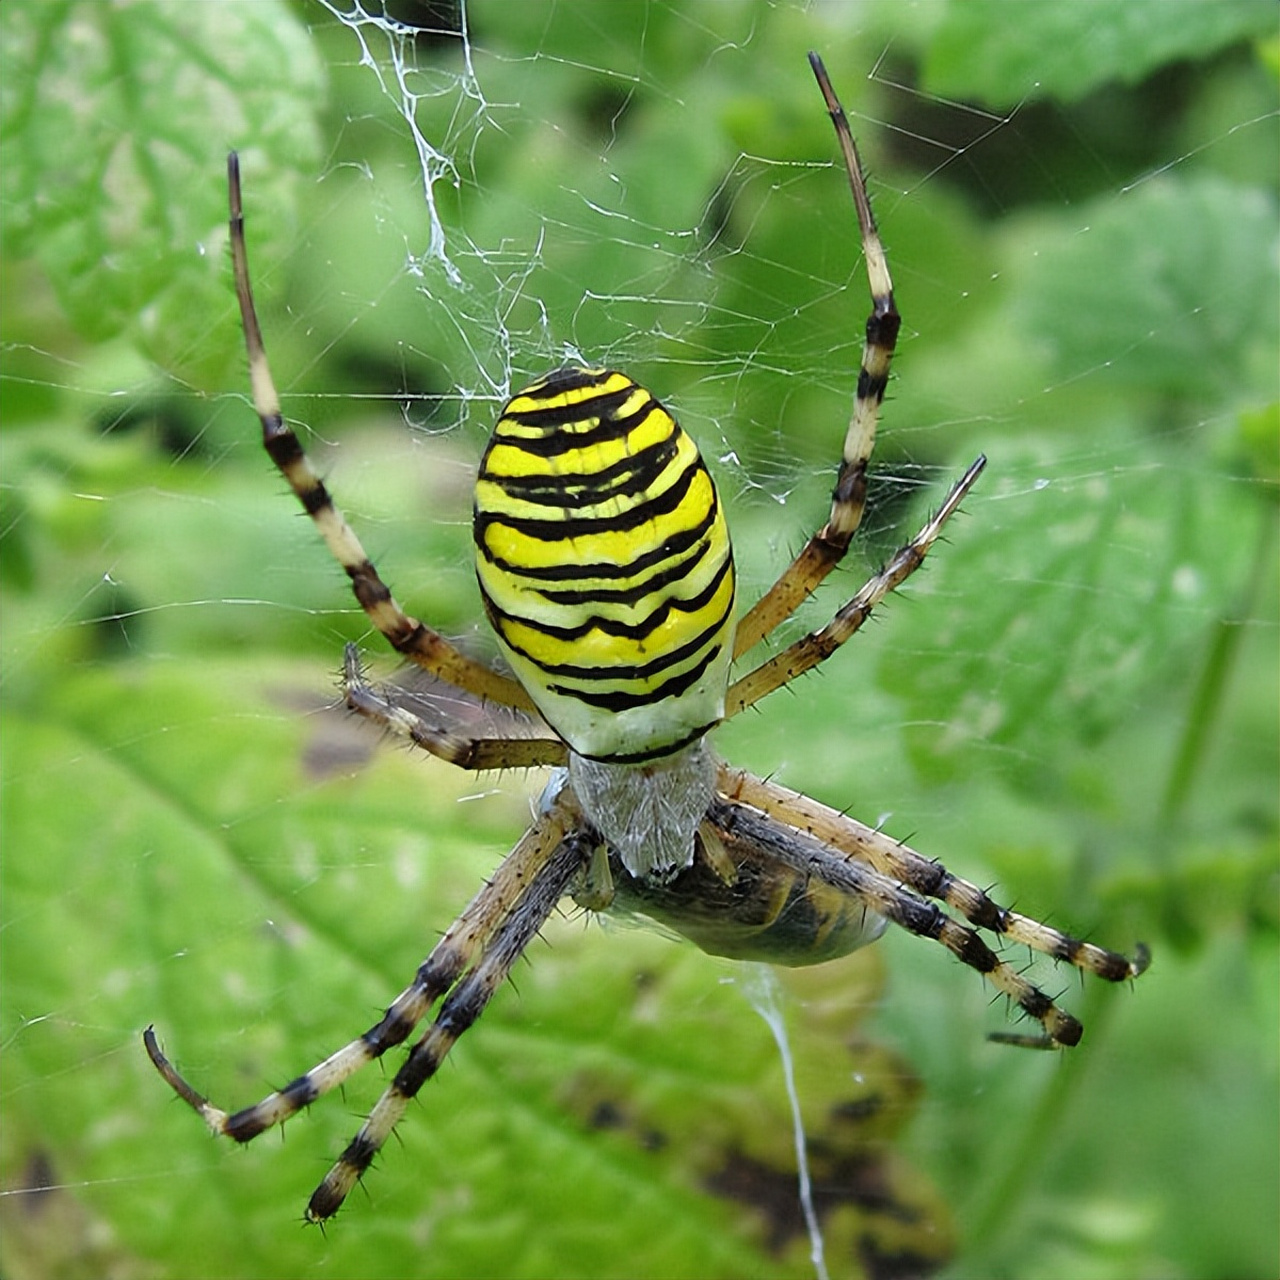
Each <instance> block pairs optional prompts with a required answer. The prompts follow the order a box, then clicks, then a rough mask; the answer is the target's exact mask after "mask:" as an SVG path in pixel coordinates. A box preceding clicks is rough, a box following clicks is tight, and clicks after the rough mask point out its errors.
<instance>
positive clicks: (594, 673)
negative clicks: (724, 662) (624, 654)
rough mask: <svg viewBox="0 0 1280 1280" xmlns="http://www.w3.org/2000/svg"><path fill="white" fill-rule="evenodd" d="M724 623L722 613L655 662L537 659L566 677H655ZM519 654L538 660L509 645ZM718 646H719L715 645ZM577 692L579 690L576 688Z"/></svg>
mask: <svg viewBox="0 0 1280 1280" xmlns="http://www.w3.org/2000/svg"><path fill="white" fill-rule="evenodd" d="M723 625H724V615H723V614H721V615H720V617H719V618H717V619H716V620H715V621H714V622H712V623H711V624H710V625H709V626H707V627H704V628H703V629H702V630H701V631H700V632H699V633H698V634H697V635H696V636H694V638H693V639H692V640H689V641H687V642H686V643H685V644H682V645H681V646H680V647H679V648H678V649H672V650H671V651H670V652H669V653H664V654H663V655H662V656H661V657H657V658H654V659H653V661H652V662H637V663H631V664H629V665H626V666H621V665H618V664H616V663H615V664H614V665H613V666H610V667H583V666H578V665H577V664H575V663H572V662H560V663H550V664H548V663H544V662H538V663H537V666H538V669H539V670H540V671H542V672H544V673H545V674H546V675H549V676H561V677H563V678H564V679H566V680H592V681H597V682H599V681H606V682H612V681H617V680H632V681H634V680H651V679H652V678H653V677H654V676H656V675H658V674H659V673H660V672H662V671H666V670H668V669H669V668H671V667H675V666H679V664H680V663H682V662H686V661H688V660H689V659H690V658H692V657H693V656H694V654H696V653H697V652H698V651H699V650H700V649H702V648H704V647H705V646H706V644H707V642H708V641H709V640H712V639H713V638H714V637H715V634H716V632H717V631H719V630H720V629H721V628H722V627H723ZM510 647H511V648H512V649H513V650H514V651H515V652H516V653H521V654H524V656H525V657H526V658H529V660H530V661H531V662H536V661H537V660H536V659H534V658H531V657H530V656H529V654H527V653H524V650H523V649H517V648H516V646H515V645H511V646H510ZM715 647H716V648H717V649H718V648H719V647H720V646H719V645H716V646H715ZM575 693H576V690H575ZM645 696H646V697H649V698H652V697H653V696H654V695H653V692H652V691H650V692H649V693H648V694H647V695H645Z"/></svg>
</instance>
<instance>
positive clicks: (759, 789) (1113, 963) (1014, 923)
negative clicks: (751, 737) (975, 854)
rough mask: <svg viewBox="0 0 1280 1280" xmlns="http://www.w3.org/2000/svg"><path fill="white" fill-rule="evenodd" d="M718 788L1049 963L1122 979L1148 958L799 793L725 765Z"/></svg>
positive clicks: (1138, 971)
mask: <svg viewBox="0 0 1280 1280" xmlns="http://www.w3.org/2000/svg"><path fill="white" fill-rule="evenodd" d="M716 786H717V787H718V789H719V790H720V792H721V793H722V794H724V795H725V796H726V797H728V798H729V799H731V800H735V801H740V802H742V803H745V804H748V805H750V806H751V807H752V808H753V809H759V810H760V811H761V812H762V813H765V814H768V815H769V816H770V817H772V818H774V819H776V820H777V821H779V822H784V823H786V824H787V825H788V826H790V827H793V828H796V829H798V830H800V831H803V832H804V834H806V835H809V836H812V837H813V838H814V839H815V840H818V841H820V842H821V843H822V844H823V845H825V846H827V847H828V848H829V849H832V850H836V851H837V852H839V853H840V854H843V855H844V856H845V857H846V858H849V859H852V860H854V861H856V862H862V863H866V864H868V865H869V866H871V867H873V868H874V869H875V870H876V871H878V872H880V874H881V875H884V876H888V877H889V878H890V879H892V880H896V881H898V882H899V883H901V884H903V885H905V886H906V887H907V888H909V889H911V890H913V891H914V892H916V893H918V894H922V895H923V896H925V897H927V898H936V899H938V900H939V901H940V902H944V903H946V904H947V906H949V907H952V908H954V909H955V910H956V911H959V912H960V914H961V915H963V916H964V918H965V919H966V920H968V921H969V923H970V924H975V925H977V926H978V927H979V928H981V929H988V930H990V931H991V932H992V933H998V934H1003V935H1004V936H1005V937H1006V938H1008V939H1009V940H1010V941H1012V942H1017V943H1020V944H1021V945H1023V946H1025V947H1030V948H1031V949H1032V950H1033V951H1039V952H1041V953H1042V954H1044V955H1047V956H1052V957H1053V959H1055V960H1065V961H1066V962H1067V963H1068V964H1073V965H1075V966H1076V968H1078V969H1084V970H1087V971H1088V972H1089V973H1092V974H1094V975H1096V976H1097V977H1099V978H1105V979H1106V980H1107V981H1108V982H1127V981H1129V980H1130V979H1132V978H1136V977H1139V976H1140V975H1141V974H1142V973H1143V972H1145V970H1146V968H1147V966H1148V964H1149V963H1150V961H1151V956H1150V953H1149V952H1148V951H1147V949H1146V947H1145V946H1143V945H1142V944H1141V943H1139V944H1138V945H1137V947H1136V948H1135V950H1134V956H1133V959H1132V960H1131V959H1129V958H1128V957H1126V956H1123V955H1120V954H1119V953H1118V952H1115V951H1108V950H1106V949H1105V948H1104V947H1098V946H1095V945H1094V944H1093V943H1091V942H1082V941H1081V940H1080V939H1079V938H1073V937H1071V936H1070V935H1069V934H1065V933H1062V932H1060V931H1059V930H1057V929H1054V928H1051V927H1050V926H1049V925H1047V924H1042V923H1041V922H1040V921H1039V920H1033V919H1031V917H1030V916H1024V915H1020V914H1019V913H1018V912H1016V911H1011V910H1010V909H1009V908H1008V907H1002V906H1000V905H999V904H998V903H996V902H995V901H993V900H992V899H991V897H990V896H989V895H988V894H986V893H985V892H984V891H983V890H982V889H979V888H978V886H977V885H975V884H972V883H971V882H970V881H968V880H964V879H962V878H961V877H960V876H956V875H952V873H951V872H950V871H948V870H947V869H946V867H944V866H943V865H942V864H941V863H940V862H935V861H934V860H933V859H931V858H926V857H924V856H923V855H922V854H919V853H917V852H916V851H915V850H914V849H911V848H909V847H908V846H907V845H905V844H900V843H899V842H898V841H896V840H894V839H892V838H891V837H889V836H887V835H885V834H884V832H882V831H877V830H876V829H875V828H874V827H868V826H866V825H865V824H864V823H861V822H859V821H858V820H857V819H856V818H851V817H849V816H848V815H847V814H843V813H839V812H837V811H836V810H835V809H830V808H828V807H827V806H826V805H824V804H820V803H819V802H818V801H816V800H813V799H810V798H809V797H808V796H806V795H802V794H801V793H800V792H798V791H792V790H790V789H788V788H787V787H783V786H779V785H778V784H777V783H775V782H770V781H767V780H765V779H763V778H756V777H753V776H752V775H751V774H749V773H746V772H744V771H742V770H739V769H731V768H729V767H727V766H725V765H721V766H720V773H719V777H718V778H717V781H716Z"/></svg>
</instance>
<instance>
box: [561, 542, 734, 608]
mask: <svg viewBox="0 0 1280 1280" xmlns="http://www.w3.org/2000/svg"><path fill="white" fill-rule="evenodd" d="M710 551H711V544H710V543H709V542H704V543H703V544H702V545H701V546H700V547H698V548H697V549H696V554H694V555H692V556H689V557H687V558H674V559H672V560H671V561H670V563H668V564H667V565H666V566H665V567H664V568H663V569H662V570H661V571H660V572H658V573H651V574H650V575H649V576H648V577H647V578H642V579H641V580H640V581H639V582H635V583H633V584H632V585H631V586H629V587H597V586H586V587H578V588H575V589H574V590H568V591H557V590H554V589H552V588H548V587H539V588H535V589H536V590H537V592H538V594H539V595H540V596H541V597H542V598H543V599H544V600H546V601H548V602H549V603H551V604H560V605H583V604H639V603H640V602H641V601H642V600H643V599H644V598H645V596H649V595H653V594H654V593H655V592H657V591H660V590H661V589H662V588H663V587H669V586H671V584H672V583H673V582H680V581H682V580H683V579H685V578H688V577H691V576H692V575H693V574H694V573H695V572H696V571H697V569H698V567H699V566H700V565H701V564H702V562H703V560H705V559H706V557H707V555H708V553H709V552H710Z"/></svg>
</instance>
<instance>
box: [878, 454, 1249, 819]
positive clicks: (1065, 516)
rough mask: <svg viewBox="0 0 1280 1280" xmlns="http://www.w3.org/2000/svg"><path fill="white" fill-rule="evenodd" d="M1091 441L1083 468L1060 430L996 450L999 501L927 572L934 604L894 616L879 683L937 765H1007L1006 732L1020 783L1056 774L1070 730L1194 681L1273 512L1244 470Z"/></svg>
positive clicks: (1107, 729) (990, 482) (1077, 738)
mask: <svg viewBox="0 0 1280 1280" xmlns="http://www.w3.org/2000/svg"><path fill="white" fill-rule="evenodd" d="M1073 448H1074V449H1078V450H1080V451H1081V452H1082V453H1084V455H1085V456H1088V457H1089V458H1091V460H1092V462H1093V464H1094V465H1093V466H1092V467H1091V468H1090V469H1089V470H1088V471H1087V472H1084V473H1080V474H1073V475H1068V476H1066V477H1063V476H1062V475H1061V474H1056V472H1057V471H1058V469H1059V468H1060V467H1061V465H1062V453H1061V449H1060V446H1059V445H1058V444H1057V443H1056V442H1050V441H1048V440H1039V441H1037V440H1035V439H1027V440H1023V441H1020V442H1018V444H1016V445H1014V444H1008V443H1006V444H1004V445H1002V446H1001V447H1000V448H999V449H997V450H993V451H992V454H991V459H990V465H989V469H988V472H987V475H986V476H984V478H983V481H982V486H983V488H984V489H985V490H986V491H987V496H988V498H989V502H988V503H986V504H984V505H983V506H982V507H981V508H980V509H978V517H977V518H973V519H968V520H963V521H961V522H959V524H958V526H957V527H956V529H955V530H954V531H953V532H952V536H951V538H950V540H949V545H947V546H945V547H943V548H941V549H940V551H939V552H938V553H937V556H936V559H935V560H931V562H930V566H929V570H928V572H927V573H926V575H925V578H924V582H923V583H921V584H920V585H919V586H916V587H915V588H914V592H915V594H917V595H919V596H920V598H921V601H922V603H924V602H927V607H922V608H916V609H912V610H909V611H906V612H905V613H904V614H903V616H901V617H897V616H895V618H894V628H895V634H894V646H893V647H892V648H891V649H889V650H888V651H887V652H886V653H885V654H884V656H883V658H882V660H881V664H880V668H879V672H878V676H879V681H880V684H881V686H882V687H883V688H884V689H886V690H890V691H892V692H894V693H897V694H899V695H900V696H902V698H903V699H904V701H905V704H906V715H907V719H908V723H909V724H910V726H911V727H910V728H909V729H908V730H907V731H906V732H907V740H908V742H909V743H910V748H911V752H912V758H913V759H914V760H915V762H916V764H917V765H918V766H919V767H921V768H922V769H924V770H926V772H927V773H928V774H929V775H930V776H933V777H943V776H953V775H954V774H955V772H956V771H957V770H959V771H962V772H967V771H969V770H972V769H974V768H981V767H989V760H988V753H989V752H990V750H991V749H993V748H994V749H999V750H1000V751H1001V752H1002V754H1003V758H1004V766H1003V770H1002V771H1003V772H1004V773H1005V776H1006V777H1007V778H1009V779H1010V780H1013V781H1015V782H1016V783H1017V784H1018V785H1019V786H1020V787H1023V788H1026V789H1027V790H1029V791H1031V792H1032V793H1036V794H1038V793H1041V792H1042V791H1043V790H1044V789H1045V788H1046V787H1052V786H1054V785H1056V783H1055V782H1054V781H1053V780H1052V779H1051V778H1049V777H1047V776H1046V774H1045V771H1044V768H1043V763H1042V762H1043V761H1044V759H1045V758H1047V757H1049V756H1051V755H1054V754H1055V753H1057V754H1060V753H1061V751H1062V748H1063V745H1064V743H1065V742H1066V741H1071V742H1074V743H1076V744H1078V746H1079V747H1080V748H1082V749H1085V750H1094V749H1096V748H1097V746H1098V744H1099V743H1100V742H1101V741H1103V740H1104V739H1105V738H1106V737H1107V736H1109V735H1110V734H1111V733H1113V732H1114V731H1115V730H1116V729H1117V728H1119V727H1120V726H1122V725H1123V724H1125V723H1126V721H1127V720H1128V717H1129V716H1130V714H1131V709H1132V708H1133V706H1134V705H1135V704H1140V703H1141V702H1142V701H1143V699H1144V698H1146V697H1147V696H1148V695H1149V694H1150V692H1151V691H1152V690H1153V689H1156V688H1161V687H1167V686H1168V685H1169V684H1170V682H1173V683H1181V682H1183V681H1185V680H1186V679H1187V674H1186V673H1187V672H1188V670H1189V669H1190V668H1191V666H1192V665H1193V662H1194V659H1195V655H1197V654H1198V653H1199V652H1201V650H1202V649H1203V647H1204V645H1205V644H1206V641H1207V636H1208V633H1209V628H1210V626H1211V624H1212V623H1213V621H1214V620H1215V619H1216V618H1217V617H1218V616H1220V615H1221V613H1222V612H1223V611H1224V610H1225V609H1226V607H1227V604H1228V601H1229V600H1230V599H1231V598H1232V595H1233V593H1234V591H1235V590H1236V589H1238V584H1239V583H1240V582H1241V580H1242V578H1243V576H1244V574H1245V571H1246V562H1245V560H1244V558H1243V557H1244V556H1245V555H1247V552H1248V548H1249V547H1250V546H1251V545H1252V544H1253V542H1254V540H1255V538H1256V536H1257V533H1256V531H1257V529H1258V526H1259V520H1260V518H1261V515H1262V513H1261V512H1260V511H1259V510H1257V509H1256V508H1254V507H1253V506H1252V505H1251V504H1250V503H1248V502H1245V501H1241V500H1238V498H1237V497H1236V496H1233V495H1236V491H1237V486H1236V485H1234V484H1233V483H1232V482H1231V481H1229V480H1227V479H1225V478H1223V477H1221V476H1217V475H1213V474H1210V475H1197V474H1195V473H1194V471H1189V472H1181V471H1179V470H1176V469H1166V468H1161V467H1159V466H1158V465H1156V456H1157V454H1158V450H1157V449H1155V448H1153V447H1151V446H1149V445H1144V444H1143V443H1141V442H1137V441H1135V442H1133V443H1132V444H1130V445H1128V446H1127V447H1119V446H1112V456H1111V457H1110V458H1109V459H1108V457H1107V455H1106V454H1105V453H1104V452H1103V451H1102V449H1101V448H1100V447H1099V445H1098V443H1097V436H1096V435H1095V434H1094V433H1092V432H1089V433H1086V432H1081V433H1079V435H1078V436H1077V437H1076V438H1074V439H1073ZM960 584H964V586H963V588H962V587H961V586H960ZM977 592H981V594H982V596H983V605H982V607H981V608H974V607H973V598H974V595H975V593H977ZM979 746H981V747H982V748H983V749H982V750H981V751H975V748H976V747H979Z"/></svg>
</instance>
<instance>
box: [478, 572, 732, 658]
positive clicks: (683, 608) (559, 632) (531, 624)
mask: <svg viewBox="0 0 1280 1280" xmlns="http://www.w3.org/2000/svg"><path fill="white" fill-rule="evenodd" d="M732 567H733V557H732V556H725V558H724V563H723V564H721V566H720V568H719V569H718V570H717V571H716V575H715V577H714V578H712V579H711V581H710V582H709V583H708V584H707V585H706V586H705V587H704V588H703V589H702V590H701V591H699V592H698V594H697V595H696V596H693V597H692V598H691V599H688V600H673V599H667V600H664V601H663V602H662V604H661V605H660V606H659V607H658V608H656V609H655V610H654V611H653V612H652V613H650V614H648V615H647V616H646V617H644V618H642V619H640V620H639V621H638V622H623V621H621V620H620V619H618V618H601V617H598V616H596V615H592V616H591V617H590V618H588V619H587V620H586V621H585V622H582V623H580V624H579V625H577V626H574V627H557V626H554V625H553V624H551V623H547V622H538V621H536V620H535V619H533V618H526V617H524V616H523V615H521V614H515V613H507V612H506V611H505V610H503V609H500V608H499V607H498V606H497V605H496V604H495V603H494V602H493V600H492V599H491V598H490V597H489V593H488V592H487V591H485V589H484V587H483V586H482V587H481V588H480V594H481V595H482V596H483V597H484V605H485V610H486V612H487V613H488V614H489V619H490V621H491V622H493V625H494V627H495V629H497V630H499V631H502V630H503V628H502V623H504V622H510V623H514V624H515V625H517V626H521V627H527V628H528V629H529V630H530V631H536V632H538V633H539V634H540V635H544V636H550V637H551V638H552V639H554V640H563V641H574V640H580V639H581V638H582V637H583V636H585V635H586V634H587V633H588V632H590V631H592V630H599V631H603V632H604V634H605V635H607V636H614V637H616V638H618V639H625V640H643V639H644V638H645V637H646V636H647V635H650V634H651V633H652V632H653V631H655V630H656V629H657V628H658V627H660V626H661V625H662V624H663V623H664V622H665V621H666V620H667V618H668V617H669V616H670V615H671V613H672V612H674V611H677V610H678V611H679V612H680V613H697V612H698V610H699V609H703V608H705V607H706V606H707V604H708V603H709V602H710V600H711V599H712V597H713V596H714V595H715V594H716V592H717V591H719V589H720V584H721V583H722V582H723V581H724V578H725V575H726V574H727V573H728V572H729V571H730V570H731V569H732ZM721 621H723V615H722V616H721ZM716 625H719V623H717V624H716ZM502 638H503V640H505V641H506V643H507V644H509V645H511V648H512V649H514V650H515V651H516V652H517V653H524V650H523V649H521V648H519V647H518V646H517V645H514V644H511V641H510V640H509V639H508V638H507V636H506V635H505V634H503V636H502ZM524 656H525V657H526V658H528V659H529V661H530V662H536V663H537V664H538V666H539V667H540V668H541V669H542V670H543V671H554V670H555V669H556V668H554V667H549V666H546V665H545V664H544V663H542V662H539V661H538V659H537V658H535V657H533V656H532V654H528V653H524ZM600 670H612V671H616V670H619V668H617V667H610V668H600Z"/></svg>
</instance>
